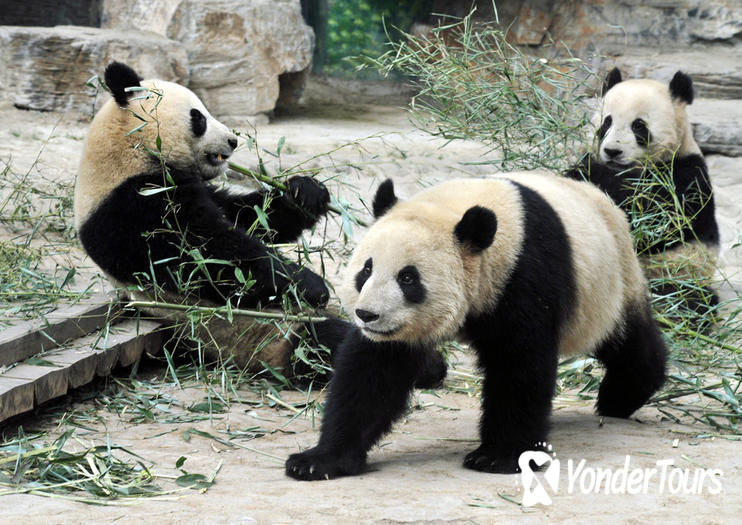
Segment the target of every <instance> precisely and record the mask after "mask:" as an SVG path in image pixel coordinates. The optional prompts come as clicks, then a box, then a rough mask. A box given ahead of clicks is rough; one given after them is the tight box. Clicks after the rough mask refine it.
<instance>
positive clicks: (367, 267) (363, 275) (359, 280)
mask: <svg viewBox="0 0 742 525" xmlns="http://www.w3.org/2000/svg"><path fill="white" fill-rule="evenodd" d="M373 271H374V261H373V259H371V258H370V257H369V258H368V259H366V262H365V263H364V264H363V268H361V271H360V272H358V274H357V275H356V291H358V292H360V291H361V289H362V288H363V285H364V284H366V281H368V278H369V277H371V273H372V272H373Z"/></svg>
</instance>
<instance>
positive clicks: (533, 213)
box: [464, 186, 576, 473]
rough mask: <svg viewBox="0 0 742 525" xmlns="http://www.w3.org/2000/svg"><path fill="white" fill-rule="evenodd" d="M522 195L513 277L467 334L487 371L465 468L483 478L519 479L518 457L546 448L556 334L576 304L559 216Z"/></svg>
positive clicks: (472, 320)
mask: <svg viewBox="0 0 742 525" xmlns="http://www.w3.org/2000/svg"><path fill="white" fill-rule="evenodd" d="M519 189H520V194H521V198H522V200H523V207H524V209H523V216H524V218H525V228H524V238H523V250H522V252H521V254H520V257H519V258H518V263H517V265H516V267H515V271H514V272H513V274H512V276H511V278H510V280H509V282H508V283H507V285H506V286H505V288H504V290H503V292H502V296H501V298H500V300H499V301H498V303H497V305H496V306H495V307H494V309H493V310H492V311H491V312H488V313H485V314H481V315H478V316H469V317H468V318H467V320H466V324H465V327H464V333H465V334H466V335H467V337H468V338H469V339H470V340H471V342H472V345H473V346H474V348H475V349H476V351H477V355H478V357H479V365H480V367H481V368H482V369H483V371H484V384H483V387H482V421H481V424H480V434H481V445H480V447H479V448H478V449H476V450H475V451H473V452H471V453H470V454H468V455H467V456H466V458H465V460H464V465H465V466H467V467H469V468H472V469H474V470H481V471H486V472H503V473H512V472H517V471H518V467H517V463H518V456H519V455H520V453H521V452H523V451H524V450H528V449H532V448H533V447H534V446H535V445H536V443H539V442H542V441H545V440H546V437H547V435H548V431H549V414H550V412H551V398H552V396H553V395H554V388H555V386H556V366H557V361H558V345H559V339H560V335H561V327H562V326H564V324H565V323H566V322H567V321H568V320H569V318H570V316H571V315H572V313H573V309H574V305H575V304H574V303H575V297H576V282H575V276H574V271H573V263H572V252H571V249H570V244H569V240H568V238H567V233H566V232H565V230H564V226H563V225H562V222H561V220H560V219H559V216H558V215H557V214H556V212H555V211H554V210H553V209H552V208H551V207H550V206H549V205H548V204H547V203H546V201H545V200H544V199H543V198H542V197H540V196H539V195H538V194H537V193H535V192H534V191H533V190H530V189H528V188H525V187H523V186H519Z"/></svg>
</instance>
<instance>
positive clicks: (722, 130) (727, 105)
mask: <svg viewBox="0 0 742 525" xmlns="http://www.w3.org/2000/svg"><path fill="white" fill-rule="evenodd" d="M688 118H689V119H690V122H691V125H692V126H693V136H694V137H695V138H696V142H698V145H699V146H700V147H701V150H703V152H704V153H705V154H709V153H720V154H722V155H730V156H734V157H739V156H742V98H740V99H727V100H718V99H704V98H699V99H696V100H695V101H694V102H693V104H691V105H690V106H688Z"/></svg>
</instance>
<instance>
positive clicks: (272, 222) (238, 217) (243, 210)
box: [212, 189, 317, 243]
mask: <svg viewBox="0 0 742 525" xmlns="http://www.w3.org/2000/svg"><path fill="white" fill-rule="evenodd" d="M212 197H213V199H214V201H215V202H216V204H217V205H218V206H219V207H220V208H221V209H222V211H223V212H224V214H225V215H226V216H227V219H229V221H230V222H231V223H232V224H234V225H236V226H241V227H243V228H245V229H249V228H250V227H252V226H253V224H255V222H256V221H257V219H258V216H257V213H256V212H255V207H256V206H257V207H259V208H263V205H264V203H265V202H266V195H265V193H262V192H253V193H242V194H240V193H232V192H230V191H228V190H224V189H213V190H212ZM268 202H269V206H268V209H267V210H266V212H267V215H268V226H270V232H266V231H265V230H264V229H263V228H261V227H260V225H258V230H257V232H256V233H257V234H258V235H263V234H265V233H269V234H270V239H271V241H272V242H275V243H282V242H291V241H295V240H296V239H298V238H299V236H300V235H301V232H303V231H304V230H306V229H308V228H311V227H312V226H313V225H314V223H315V222H316V220H317V219H316V217H312V216H311V215H310V214H308V213H307V212H306V211H304V210H302V209H301V208H300V207H299V206H298V205H297V204H296V203H294V202H293V200H292V199H291V198H290V197H288V196H286V195H281V193H280V192H278V191H272V192H271V194H270V196H269V199H268Z"/></svg>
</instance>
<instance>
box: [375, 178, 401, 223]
mask: <svg viewBox="0 0 742 525" xmlns="http://www.w3.org/2000/svg"><path fill="white" fill-rule="evenodd" d="M395 204H397V196H396V195H394V183H393V182H392V179H387V180H385V181H384V182H382V183H381V184H380V185H379V189H377V190H376V195H375V196H374V203H373V210H374V217H375V218H377V219H378V218H379V217H381V216H382V215H384V214H385V213H386V212H388V211H389V210H390V209H391V207H392V206H394V205H395Z"/></svg>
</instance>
